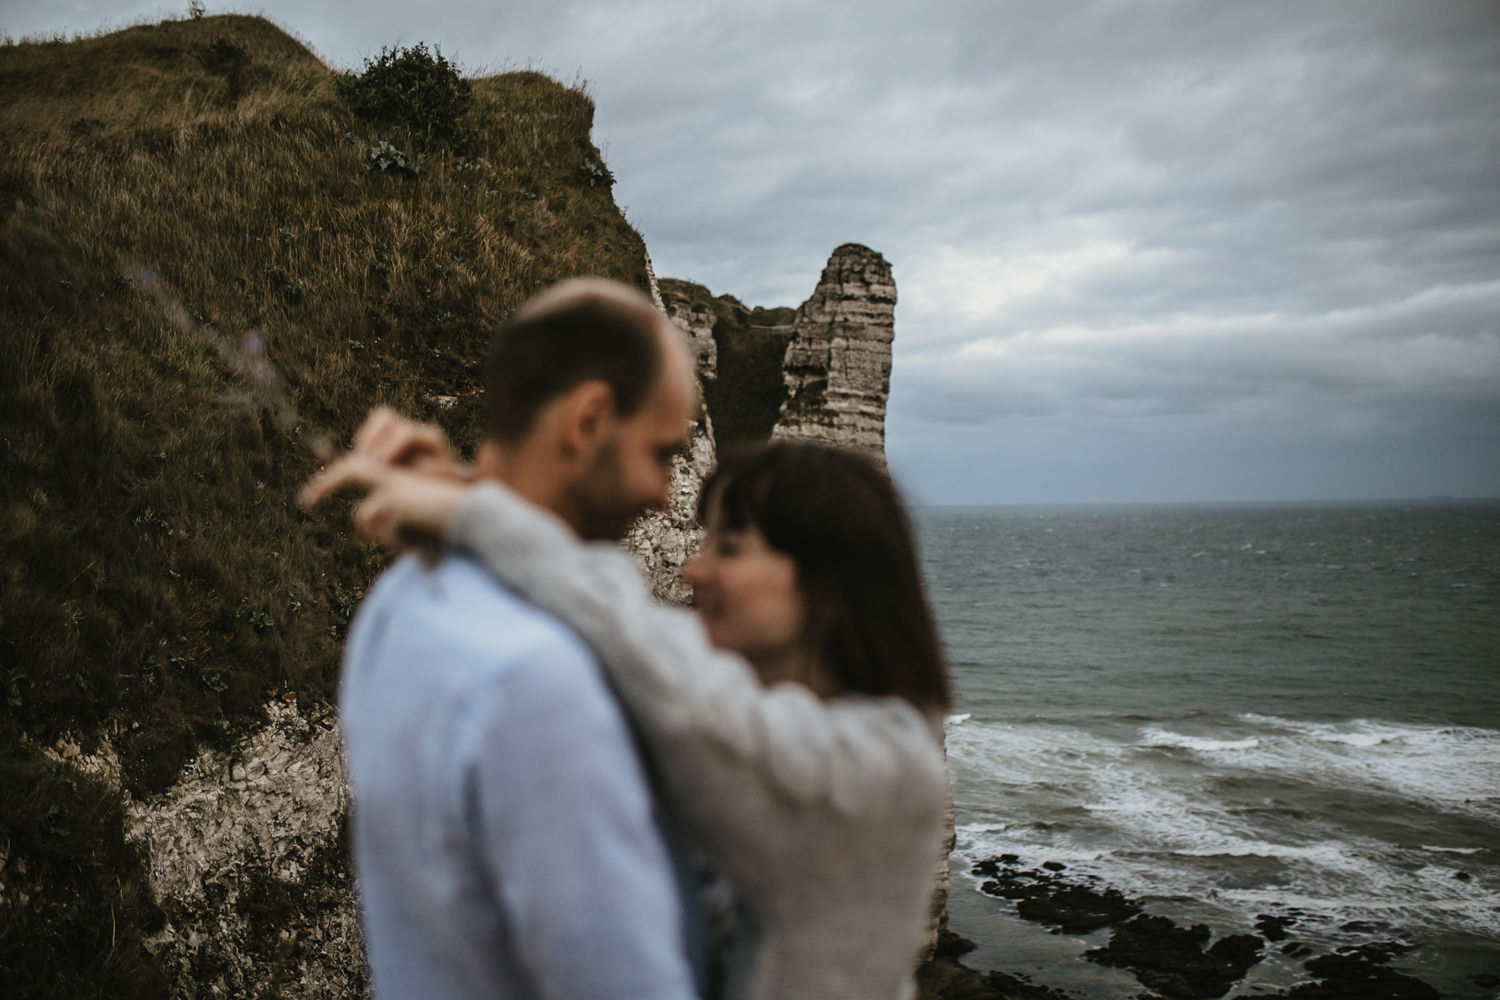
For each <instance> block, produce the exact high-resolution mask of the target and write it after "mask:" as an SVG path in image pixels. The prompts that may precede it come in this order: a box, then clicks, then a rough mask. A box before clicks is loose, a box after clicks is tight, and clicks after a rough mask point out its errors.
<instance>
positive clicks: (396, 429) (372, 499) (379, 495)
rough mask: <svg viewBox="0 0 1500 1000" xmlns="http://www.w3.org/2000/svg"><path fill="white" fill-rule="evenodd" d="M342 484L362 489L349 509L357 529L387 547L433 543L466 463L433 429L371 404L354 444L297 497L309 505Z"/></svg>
mask: <svg viewBox="0 0 1500 1000" xmlns="http://www.w3.org/2000/svg"><path fill="white" fill-rule="evenodd" d="M350 487H363V488H365V490H366V491H367V495H366V497H365V499H364V500H363V501H361V502H360V503H359V504H358V505H357V506H356V507H355V509H354V523H355V526H356V527H357V528H358V529H359V531H360V532H361V533H362V534H364V535H366V536H368V537H370V538H373V539H375V540H376V541H378V542H380V543H381V544H382V545H387V546H389V547H391V548H394V549H403V548H411V547H414V546H424V547H427V546H433V545H441V544H442V543H443V542H445V541H446V540H447V537H448V532H449V527H450V526H451V525H452V523H453V518H454V516H455V515H456V514H457V512H458V508H459V507H460V506H461V505H462V504H463V501H464V498H465V497H466V496H467V495H468V492H469V485H468V470H467V469H465V468H464V466H462V465H461V464H460V463H459V461H458V456H457V455H456V454H455V453H454V451H453V447H452V445H450V444H449V443H448V438H447V436H446V435H444V434H443V432H442V431H441V430H440V429H438V428H436V427H433V426H431V425H430V424H418V423H416V422H414V421H412V420H408V419H406V418H405V417H403V416H401V415H399V414H398V413H396V411H395V410H392V409H390V408H389V407H385V406H378V407H376V408H375V409H373V410H371V411H370V415H369V416H368V417H366V418H365V421H364V423H363V424H361V425H360V428H359V431H358V432H357V433H356V434H355V436H354V447H353V448H352V449H351V450H350V451H349V453H348V454H346V455H344V456H342V457H340V458H337V459H334V460H333V461H331V462H329V464H328V465H327V466H326V467H325V468H324V469H322V470H321V471H320V472H318V473H317V475H315V476H313V477H312V478H311V479H309V480H308V481H307V485H305V486H304V487H303V488H302V493H301V496H300V500H301V503H302V505H303V506H304V507H313V506H316V505H317V504H319V503H321V502H322V501H323V500H325V499H327V498H328V497H329V496H331V495H332V494H334V493H337V492H338V491H339V490H343V489H347V488H350Z"/></svg>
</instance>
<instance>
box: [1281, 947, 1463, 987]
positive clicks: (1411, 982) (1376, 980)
mask: <svg viewBox="0 0 1500 1000" xmlns="http://www.w3.org/2000/svg"><path fill="white" fill-rule="evenodd" d="M1406 950H1408V949H1407V947H1406V946H1405V945H1400V944H1396V943H1395V942H1378V943H1374V944H1366V945H1360V946H1359V947H1357V948H1340V949H1339V950H1338V951H1337V952H1335V953H1334V954H1332V955H1320V956H1319V957H1317V958H1313V959H1309V960H1308V961H1306V962H1304V963H1303V965H1304V966H1305V967H1306V969H1307V970H1308V971H1309V972H1311V973H1312V974H1313V975H1315V976H1317V977H1318V979H1319V982H1316V983H1303V984H1301V985H1300V986H1295V987H1293V988H1292V989H1290V990H1288V991H1287V992H1286V993H1283V994H1280V995H1281V996H1282V997H1284V998H1285V1000H1442V995H1441V994H1439V993H1438V991H1437V990H1435V989H1433V988H1432V987H1431V986H1429V985H1427V984H1426V983H1424V982H1422V981H1421V980H1420V979H1415V978H1413V977H1411V976H1408V975H1405V974H1404V973H1400V972H1397V971H1396V970H1395V969H1389V968H1386V966H1385V963H1386V962H1387V961H1389V960H1390V957H1391V956H1392V955H1394V954H1398V953H1400V952H1402V951H1406Z"/></svg>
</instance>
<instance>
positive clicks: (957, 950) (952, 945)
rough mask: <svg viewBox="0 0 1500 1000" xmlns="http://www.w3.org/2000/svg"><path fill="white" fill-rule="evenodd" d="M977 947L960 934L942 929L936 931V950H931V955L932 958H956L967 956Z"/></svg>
mask: <svg viewBox="0 0 1500 1000" xmlns="http://www.w3.org/2000/svg"><path fill="white" fill-rule="evenodd" d="M978 947H979V945H977V944H975V943H974V942H973V941H970V940H969V939H968V938H966V937H964V936H963V935H962V934H955V933H953V932H952V931H950V930H949V929H948V928H946V927H944V928H942V929H941V930H939V931H938V940H937V948H935V949H934V950H933V953H932V954H933V957H934V958H958V957H959V956H960V955H967V954H968V953H969V952H971V951H973V950H974V949H975V948H978Z"/></svg>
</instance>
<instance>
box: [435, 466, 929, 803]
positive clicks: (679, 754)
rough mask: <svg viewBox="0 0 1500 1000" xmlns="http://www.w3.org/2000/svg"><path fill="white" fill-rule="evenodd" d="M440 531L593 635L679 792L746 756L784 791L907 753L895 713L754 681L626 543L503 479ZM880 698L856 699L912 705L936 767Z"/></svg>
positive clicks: (854, 789) (794, 793)
mask: <svg viewBox="0 0 1500 1000" xmlns="http://www.w3.org/2000/svg"><path fill="white" fill-rule="evenodd" d="M450 538H451V540H452V541H453V543H454V544H456V545H458V546H459V547H462V548H464V549H467V550H469V551H471V552H473V553H474V554H475V555H477V556H478V557H479V558H480V559H481V560H482V561H483V562H484V563H485V564H486V566H488V567H489V568H490V570H491V571H492V572H494V573H495V574H496V575H497V576H498V577H499V578H500V579H502V580H504V581H505V582H506V583H508V584H509V585H510V586H512V587H514V588H515V589H516V590H518V591H520V592H521V593H522V594H523V595H524V596H526V597H527V598H528V599H530V600H532V601H534V602H535V603H536V604H538V605H540V606H541V607H543V608H546V609H547V610H549V611H551V612H552V613H554V614H556V615H558V616H559V617H561V618H562V619H563V620H565V621H566V622H568V624H570V625H571V626H572V627H573V628H575V629H576V630H577V631H578V632H579V634H580V635H582V636H583V637H584V639H585V640H587V641H588V642H589V643H590V644H591V645H592V646H593V647H594V649H595V651H596V652H597V653H598V654H599V657H600V659H601V660H602V662H603V664H604V666H605V669H606V670H607V671H608V673H609V675H610V677H611V679H612V681H613V682H614V684H615V686H616V689H617V690H618V691H619V694H620V697H621V699H622V701H623V702H624V703H625V705H626V708H627V709H628V710H629V712H630V714H631V715H632V716H633V717H634V718H635V719H636V721H637V724H638V726H639V728H640V730H641V732H642V735H643V736H644V738H645V739H646V740H647V741H648V743H649V744H651V746H652V747H653V749H654V750H655V751H656V754H655V756H656V757H657V759H658V763H659V765H660V767H661V768H662V769H663V770H664V771H667V772H669V773H667V774H666V775H665V777H667V778H668V779H669V780H671V781H672V783H673V784H674V785H676V784H679V783H681V784H685V785H686V786H687V788H686V789H685V790H686V791H688V792H689V793H694V792H702V791H703V789H704V788H705V786H708V785H711V784H712V783H721V784H722V783H723V782H724V781H726V780H732V772H735V771H743V770H749V771H752V772H754V773H756V774H759V775H762V776H763V779H764V780H765V781H766V782H767V784H768V785H769V786H770V787H771V788H773V789H774V790H775V791H776V792H777V793H778V794H779V795H780V796H782V797H786V798H790V799H792V800H794V801H800V802H808V801H812V800H814V799H821V798H829V797H834V798H835V799H839V798H843V797H844V796H846V795H859V794H861V791H860V788H861V786H864V787H865V788H868V787H870V786H871V785H880V784H882V782H881V781H880V778H881V777H882V776H883V775H884V776H889V777H894V775H895V773H896V772H897V769H900V768H902V767H905V766H908V765H909V764H910V762H909V761H903V760H901V759H898V756H897V748H896V747H895V746H894V745H892V742H891V740H890V737H891V736H892V735H894V734H893V733H891V732H888V731H887V727H888V726H889V725H891V724H894V725H896V726H898V727H900V728H906V726H905V725H903V724H902V720H899V719H898V720H896V721H894V722H893V723H886V722H884V721H883V722H882V725H881V726H880V727H870V726H868V725H860V724H857V723H858V720H857V719H854V718H852V715H853V714H855V713H857V712H858V711H859V710H860V709H859V708H858V707H856V706H855V705H854V704H853V703H852V702H851V703H849V704H847V705H845V706H842V709H843V710H834V709H833V708H831V707H830V705H829V704H828V703H824V702H822V701H820V700H819V699H818V698H817V697H816V696H814V695H813V694H812V692H810V691H808V690H807V689H806V688H804V687H802V686H800V685H796V684H779V685H776V686H774V687H771V688H766V687H762V686H761V684H760V681H759V680H758V679H757V678H756V676H755V674H754V672H753V671H752V670H751V668H750V667H749V665H748V664H747V663H746V662H745V661H744V660H743V659H741V658H740V657H738V656H736V655H734V654H732V653H727V652H725V651H722V650H717V649H715V648H713V646H712V645H711V644H710V643H709V641H708V636H707V634H706V633H705V631H704V629H703V626H702V624H701V623H700V622H699V620H698V617H697V615H695V614H693V613H691V612H688V611H686V610H683V609H681V608H673V607H668V606H665V605H661V604H658V603H656V602H655V601H654V600H653V599H652V598H651V596H650V594H649V593H648V591H647V589H646V586H645V582H644V580H643V579H642V577H641V574H640V571H639V569H638V568H637V567H636V565H635V563H634V562H633V561H632V560H631V559H630V557H629V556H627V555H626V554H625V553H624V552H622V551H621V550H620V549H618V548H617V547H615V546H613V545H585V544H583V543H581V542H579V541H578V540H577V538H576V537H575V536H574V535H573V534H572V533H571V532H570V531H569V530H568V529H567V527H566V526H565V525H564V524H563V523H562V522H561V521H559V520H558V519H557V518H555V517H553V516H552V515H551V514H549V513H547V512H546V511H543V510H541V509H539V508H537V507H535V506H533V505H531V504H529V503H527V502H526V501H524V500H522V499H521V498H519V497H518V496H516V495H515V494H514V493H512V492H510V491H509V490H507V489H505V488H504V487H502V486H499V485H496V484H488V483H487V484H484V485H481V486H478V487H476V488H474V489H473V490H472V491H470V493H469V494H468V496H467V499H466V500H465V501H464V503H463V505H462V506H461V507H460V508H459V510H458V513H457V516H456V517H455V519H454V521H453V523H452V526H451V532H450ZM879 701H880V702H881V704H880V705H879V706H876V705H869V706H864V708H865V710H868V711H871V712H879V713H881V714H882V715H884V714H892V713H893V714H895V715H896V716H900V715H901V714H902V709H903V708H904V709H908V710H909V711H907V712H906V713H905V714H906V715H907V716H909V718H908V719H906V720H904V721H905V722H906V723H909V726H910V727H911V728H913V729H915V730H921V738H922V739H925V742H926V744H927V745H929V746H930V747H931V755H932V756H933V757H934V759H935V760H936V761H937V766H938V767H939V768H941V758H940V756H939V751H938V750H937V746H936V741H935V740H934V739H933V737H932V736H931V734H930V732H928V731H927V730H926V724H925V721H924V720H923V719H922V718H921V716H920V714H919V713H918V712H917V711H916V710H915V709H911V708H910V706H906V705H904V703H899V704H895V703H894V700H893V699H880V700H879ZM900 743H901V744H902V745H903V746H906V747H907V748H908V749H909V748H910V746H911V744H910V743H909V742H908V740H901V741H900ZM916 745H917V746H918V747H921V745H922V742H921V741H920V740H919V742H918V743H917V744H916ZM884 784H887V785H888V784H890V782H884ZM835 793H838V794H835ZM726 794H734V793H733V792H728V791H726Z"/></svg>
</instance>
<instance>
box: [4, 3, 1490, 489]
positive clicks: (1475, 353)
mask: <svg viewBox="0 0 1500 1000" xmlns="http://www.w3.org/2000/svg"><path fill="white" fill-rule="evenodd" d="M210 6H211V8H212V7H214V6H215V5H213V4H212V3H211V4H210ZM265 10H266V13H267V14H268V15H269V16H271V17H273V18H274V19H276V20H278V21H279V22H280V23H282V24H284V25H287V26H288V27H290V28H292V29H293V30H295V31H296V32H297V33H298V34H300V35H301V36H302V37H304V38H306V39H307V40H308V41H309V42H310V43H311V44H312V45H313V47H314V48H315V49H316V50H317V51H318V52H320V54H322V55H323V56H324V57H325V58H328V59H330V60H331V61H333V62H334V63H336V64H339V65H345V66H350V65H355V64H357V63H358V61H359V58H360V57H361V56H362V55H367V54H371V53H373V52H375V51H376V50H378V49H379V47H380V46H381V45H384V44H391V43H395V42H404V43H410V42H413V41H417V40H426V41H435V42H438V43H440V44H441V45H442V46H443V48H444V50H445V51H446V52H447V53H448V54H449V55H451V56H455V57H457V58H458V59H459V61H460V62H461V63H462V64H464V65H466V66H471V67H476V68H480V67H488V68H500V67H503V66H534V67H536V68H540V69H544V70H547V71H549V72H552V73H554V74H556V75H558V76H560V77H562V78H564V79H574V78H577V79H581V80H586V81H587V82H588V87H589V89H590V92H591V93H592V94H593V96H594V98H595V100H596V102H597V104H598V115H597V119H596V141H597V142H598V143H599V144H600V146H601V147H602V148H603V149H604V151H605V154H606V158H607V159H608V161H609V163H610V165H611V167H612V169H613V170H614V172H615V174H616V176H617V178H618V183H617V185H616V189H615V194H616V198H617V199H618V200H619V201H620V202H621V204H622V205H623V206H625V208H626V210H627V212H628V214H629V216H630V218H631V219H632V221H633V222H634V223H635V224H636V225H637V226H638V227H639V228H640V229H641V230H642V232H643V234H644V235H645V237H646V240H647V244H648V246H650V248H651V252H652V254H653V257H654V258H655V262H656V264H657V269H658V272H659V273H663V274H671V275H676V276H681V277H689V278H693V279H695V280H698V281H701V282H704V283H706V284H708V285H709V286H710V287H711V288H713V289H714V290H715V291H716V292H723V291H729V292H733V293H734V294H736V295H738V296H739V297H741V298H742V299H744V300H746V301H748V302H750V303H752V304H796V303H797V302H799V301H800V300H801V299H803V298H804V297H805V296H806V295H807V294H808V293H809V292H810V290H811V288H812V285H813V283H814V282H815V281H816V278H817V275H818V272H819V270H820V269H821V266H822V263H823V261H824V259H825V258H826V256H827V254H828V252H829V251H830V250H831V249H832V248H833V247H834V246H836V245H837V244H839V243H842V242H845V241H847V240H857V241H861V242H865V243H868V244H869V245H871V246H874V247H875V248H877V249H879V250H881V251H882V252H883V253H885V254H886V256H887V257H888V258H889V259H890V260H891V261H892V262H893V265H894V267H895V269H896V276H897V282H898V285H899V287H900V291H901V302H900V304H899V306H898V310H897V341H896V366H895V372H894V376H893V385H892V398H891V407H890V418H889V419H890V445H889V453H890V456H891V460H892V465H893V468H895V469H896V470H897V472H898V474H899V475H900V476H901V477H902V479H903V480H904V481H907V482H908V483H910V484H912V486H913V487H914V492H916V493H917V494H918V495H919V496H920V497H921V498H923V499H925V500H929V501H934V502H942V501H948V500H965V501H976V500H996V501H1004V500H1010V499H1025V500H1037V499H1054V500H1108V499H1173V498H1181V499H1195V498H1201V499H1213V498H1218V499H1225V498H1231V497H1234V496H1242V497H1244V498H1250V499H1266V498H1272V497H1297V496H1307V497H1330V496H1339V495H1347V496H1377V495H1422V494H1427V493H1486V494H1491V495H1494V494H1500V412H1497V411H1500V404H1497V402H1496V401H1497V400H1500V197H1497V192H1500V7H1497V6H1496V5H1495V4H1494V3H1493V2H1491V0H1473V2H1466V0H1433V2H1430V3H1420V4H1416V3H1406V2H1398V0H1328V2H1318V3H1293V2H1290V0H1272V2H1262V3H1254V4H1223V3H1217V2H1212V0H1193V2H1187V0H1173V2H1166V3H1153V4H1139V3H1125V2H1112V0H1087V2H1084V0H1080V2H1078V3H1073V4H1069V5H1068V6H1067V7H1066V8H1059V7H1058V6H1057V5H1056V4H1053V3H1044V2H1007V3H995V2H992V0H968V2H964V0H936V2H934V3H930V4H925V5H911V4H902V3H894V2H884V3H882V2H867V3H861V4H854V3H828V4H819V5H815V6H813V7H811V8H808V7H807V6H806V5H803V4H793V3H790V2H767V3H759V4H755V5H728V4H723V5H716V4H703V3H699V2H687V0H656V2H637V3H630V4H611V3H604V2H602V0H601V2H583V0H575V2H571V3H541V2H531V3H507V4H491V3H476V2H469V0H434V2H432V3H429V4H427V5H424V6H422V7H421V8H419V9H417V8H411V7H409V6H406V5H400V6H398V5H394V4H384V3H381V2H371V3H366V4H362V5H359V6H358V7H355V6H352V5H344V4H338V5H334V4H317V3H312V4H308V3H302V4H293V3H290V2H288V0H277V2H273V3H270V4H267V5H266V7H265ZM163 13H167V11H166V10H165V9H164V8H162V7H160V6H158V5H141V6H138V7H131V6H129V5H128V4H127V5H125V6H120V5H118V4H111V5H105V4H103V3H96V2H93V0H73V2H72V3H70V4H61V5H60V4H57V3H48V4H45V5H44V4H41V3H21V4H15V3H8V5H7V6H6V8H5V10H4V14H3V15H0V29H4V30H5V31H7V32H9V33H10V34H11V35H13V36H18V35H21V34H25V33H28V32H36V31H57V30H88V29H91V28H93V27H95V26H97V25H98V24H101V23H103V22H104V21H105V20H106V19H108V18H111V17H113V18H116V19H121V18H124V19H129V18H134V17H137V16H139V15H141V14H156V15H161V14H163ZM997 470H1004V471H1003V474H1001V472H1000V471H997ZM1091 470H1092V471H1091Z"/></svg>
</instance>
